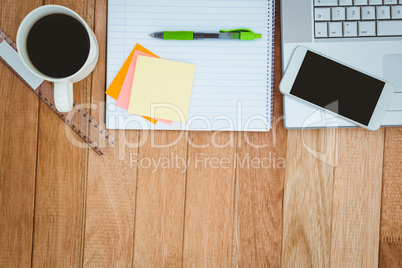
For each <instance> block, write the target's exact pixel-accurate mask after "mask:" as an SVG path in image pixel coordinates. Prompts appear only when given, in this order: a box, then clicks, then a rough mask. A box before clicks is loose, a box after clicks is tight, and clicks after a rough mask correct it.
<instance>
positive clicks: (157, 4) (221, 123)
mask: <svg viewBox="0 0 402 268" xmlns="http://www.w3.org/2000/svg"><path fill="white" fill-rule="evenodd" d="M271 2H272V1H269V0H252V1H249V0H247V1H245V0H224V1H222V0H221V1H214V0H185V1H169V0H164V1H162V0H130V1H129V0H113V1H109V10H108V51H107V84H108V86H109V84H110V83H111V82H112V81H113V78H114V77H115V75H116V74H117V72H118V71H119V69H120V67H121V66H122V65H123V63H124V61H125V59H126V58H127V57H128V55H129V54H130V52H131V50H132V49H133V47H134V46H135V44H136V43H139V44H141V45H142V46H144V47H146V48H147V49H149V50H150V51H152V52H153V53H155V54H156V55H158V56H159V57H161V58H162V59H167V60H174V61H180V62H186V63H191V64H195V65H196V74H195V78H194V85H193V91H192V95H191V101H190V109H189V116H188V121H187V123H186V124H181V123H173V125H172V126H169V125H165V124H156V125H155V126H153V125H151V124H149V123H147V122H146V120H144V119H143V118H141V117H139V116H135V115H134V116H133V115H130V114H128V113H127V111H125V110H123V109H120V108H118V107H116V106H115V105H114V104H115V103H116V101H115V100H114V99H112V98H110V97H107V106H106V107H107V114H106V124H107V127H108V128H110V129H116V128H117V129H144V128H150V129H188V130H237V131H241V130H246V131H267V130H269V128H270V125H271V99H272V90H271V84H272V81H271V79H272V76H271V72H272V69H271V68H273V66H271V63H272V56H273V55H272V42H273V35H272V30H271V29H272V27H273V25H272V23H273V18H272V16H273V12H272V10H273V8H274V7H273V4H272V3H271ZM236 28H249V29H251V30H253V31H254V32H256V33H259V34H262V39H258V40H255V41H239V40H207V39H206V40H194V41H171V40H158V39H154V38H151V37H149V36H148V35H149V34H150V33H153V32H160V31H195V32H205V33H209V32H211V33H217V32H219V30H220V29H224V30H231V29H236Z"/></svg>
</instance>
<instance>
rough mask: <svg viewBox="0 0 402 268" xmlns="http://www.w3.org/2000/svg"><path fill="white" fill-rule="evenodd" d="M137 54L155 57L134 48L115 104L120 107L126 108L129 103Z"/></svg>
mask: <svg viewBox="0 0 402 268" xmlns="http://www.w3.org/2000/svg"><path fill="white" fill-rule="evenodd" d="M138 55H141V56H147V57H152V58H156V57H155V56H152V55H150V54H147V53H145V52H142V51H138V50H136V51H135V52H134V55H133V59H132V60H131V63H130V67H129V68H128V71H127V75H126V78H125V79H124V83H123V87H122V88H121V91H120V95H119V97H118V99H117V102H116V105H117V106H118V107H120V108H123V109H126V110H128V105H129V103H130V96H131V88H132V86H133V79H134V73H135V66H136V65H137V58H138Z"/></svg>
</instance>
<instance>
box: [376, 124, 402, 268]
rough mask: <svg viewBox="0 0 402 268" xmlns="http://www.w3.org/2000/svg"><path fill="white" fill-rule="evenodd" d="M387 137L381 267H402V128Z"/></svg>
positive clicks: (388, 131)
mask: <svg viewBox="0 0 402 268" xmlns="http://www.w3.org/2000/svg"><path fill="white" fill-rule="evenodd" d="M385 133H386V135H385V148H384V171H383V187H382V189H383V190H382V209H381V235H380V239H381V241H380V243H381V244H380V267H401V266H402V198H401V197H402V157H401V156H402V129H401V128H388V129H386V132H385Z"/></svg>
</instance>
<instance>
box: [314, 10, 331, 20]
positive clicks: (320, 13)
mask: <svg viewBox="0 0 402 268" xmlns="http://www.w3.org/2000/svg"><path fill="white" fill-rule="evenodd" d="M315 20H316V21H328V20H331V9H330V8H329V7H328V8H326V7H325V8H315Z"/></svg>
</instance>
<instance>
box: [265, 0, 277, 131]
mask: <svg viewBox="0 0 402 268" xmlns="http://www.w3.org/2000/svg"><path fill="white" fill-rule="evenodd" d="M268 8H270V9H271V10H270V11H271V12H268V13H269V14H272V17H270V18H269V19H268V22H267V23H268V36H269V35H270V34H271V33H272V39H271V40H268V44H267V45H268V51H267V61H268V62H269V61H271V70H269V68H268V70H267V76H269V75H270V76H271V81H270V82H271V83H269V82H268V83H267V108H266V112H267V114H266V117H267V118H266V120H267V126H266V130H267V131H269V130H270V129H271V127H272V120H271V119H270V118H271V116H272V114H273V112H274V109H273V108H274V98H273V93H274V70H275V68H274V64H275V59H274V57H273V55H275V42H274V40H275V0H268ZM269 42H271V44H269ZM269 46H271V47H269ZM268 66H269V65H268ZM268 78H269V77H268ZM269 105H271V106H270V108H268V107H269Z"/></svg>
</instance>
